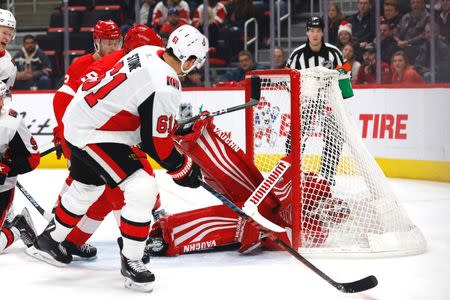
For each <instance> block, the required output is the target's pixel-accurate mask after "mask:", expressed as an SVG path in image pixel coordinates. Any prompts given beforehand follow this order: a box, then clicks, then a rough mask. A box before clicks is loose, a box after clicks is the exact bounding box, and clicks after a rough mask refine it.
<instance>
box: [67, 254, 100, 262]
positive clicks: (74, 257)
mask: <svg viewBox="0 0 450 300" xmlns="http://www.w3.org/2000/svg"><path fill="white" fill-rule="evenodd" d="M72 255H73V254H72ZM96 259H97V255H96V256H92V257H81V256H76V255H73V260H72V261H91V260H96Z"/></svg>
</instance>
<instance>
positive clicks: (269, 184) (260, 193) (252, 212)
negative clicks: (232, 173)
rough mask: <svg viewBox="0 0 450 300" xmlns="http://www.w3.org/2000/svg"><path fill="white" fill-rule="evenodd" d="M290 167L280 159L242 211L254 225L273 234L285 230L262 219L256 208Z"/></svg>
mask: <svg viewBox="0 0 450 300" xmlns="http://www.w3.org/2000/svg"><path fill="white" fill-rule="evenodd" d="M290 167H291V164H290V163H289V162H288V161H286V160H285V159H281V160H280V161H279V162H278V163H277V164H276V166H275V167H274V168H273V169H272V171H270V173H269V175H268V176H267V177H266V178H264V180H263V181H262V182H261V183H260V184H259V186H258V187H257V188H256V190H255V191H254V192H253V193H252V194H251V195H250V197H249V198H248V199H247V201H245V203H244V206H243V207H242V211H243V212H244V213H246V214H247V215H248V216H249V217H250V218H252V219H253V220H255V222H256V223H258V224H261V225H262V226H263V227H265V228H267V229H270V230H271V231H275V232H285V231H286V230H285V229H284V228H282V227H280V226H278V225H277V224H275V223H273V222H271V221H269V220H268V219H266V218H264V217H263V216H262V215H261V214H260V213H259V211H258V206H259V205H260V204H261V202H262V201H263V200H264V198H266V196H267V195H268V194H269V193H270V191H271V190H272V189H273V187H274V186H275V185H276V184H277V183H278V181H280V179H281V177H282V176H283V175H284V173H286V171H287V170H288V169H289V168H290Z"/></svg>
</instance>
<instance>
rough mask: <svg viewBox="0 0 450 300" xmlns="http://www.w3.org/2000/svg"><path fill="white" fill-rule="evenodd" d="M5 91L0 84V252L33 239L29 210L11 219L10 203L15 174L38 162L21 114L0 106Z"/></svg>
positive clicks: (29, 169) (5, 88) (33, 167)
mask: <svg viewBox="0 0 450 300" xmlns="http://www.w3.org/2000/svg"><path fill="white" fill-rule="evenodd" d="M7 92H8V87H7V86H6V84H5V83H3V82H2V81H0V253H1V252H2V251H3V250H5V249H6V248H8V247H9V246H11V245H12V244H13V243H14V242H15V241H17V240H18V239H19V237H20V238H21V239H22V241H23V242H24V243H25V244H26V245H27V246H31V245H33V242H34V240H35V239H36V233H35V230H34V225H33V222H32V220H31V217H30V215H29V213H28V210H27V209H26V208H24V210H23V211H22V214H20V215H17V216H16V217H14V216H13V210H12V203H13V199H14V188H15V186H16V182H17V175H19V174H23V173H27V172H30V171H31V170H33V169H35V168H36V167H37V165H38V164H39V160H40V156H39V152H38V146H37V144H36V141H35V140H34V138H33V136H32V135H31V133H30V131H29V130H28V128H27V127H26V125H25V123H24V121H23V119H22V117H21V116H20V114H18V113H17V112H15V111H14V110H12V109H7V108H4V107H3V105H4V99H5V97H6V95H7Z"/></svg>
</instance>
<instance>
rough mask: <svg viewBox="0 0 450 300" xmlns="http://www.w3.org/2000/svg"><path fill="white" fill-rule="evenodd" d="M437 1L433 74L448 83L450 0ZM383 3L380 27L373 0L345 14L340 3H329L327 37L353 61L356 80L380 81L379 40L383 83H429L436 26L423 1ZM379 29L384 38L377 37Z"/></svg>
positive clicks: (439, 80) (449, 76)
mask: <svg viewBox="0 0 450 300" xmlns="http://www.w3.org/2000/svg"><path fill="white" fill-rule="evenodd" d="M436 2H437V4H438V5H437V8H438V9H437V10H436V14H435V16H434V18H435V26H434V30H435V57H436V59H437V61H436V73H435V75H436V82H438V83H439V82H441V83H442V82H446V83H447V82H450V60H449V55H450V54H449V41H450V24H449V23H448V15H449V11H450V0H442V1H436ZM408 3H409V9H408V8H407V7H408V6H407V4H408ZM381 8H382V11H381V14H382V18H381V20H380V26H379V28H376V25H375V24H376V22H375V12H374V7H373V3H372V1H371V0H359V1H358V12H357V13H355V14H353V15H350V16H346V17H345V16H344V15H343V13H342V11H341V9H340V7H339V5H338V4H336V3H330V4H329V6H328V19H329V23H328V24H329V26H328V35H329V41H330V43H334V44H335V45H337V46H338V47H339V48H340V49H341V51H342V52H343V54H344V58H345V59H346V60H348V61H350V63H351V64H352V73H353V77H352V81H353V82H354V83H357V84H365V83H376V74H375V72H376V70H375V64H376V44H380V49H381V72H382V74H381V78H382V80H381V82H382V83H385V84H386V83H425V82H430V81H431V73H430V72H431V70H430V67H431V62H430V57H431V55H430V51H431V47H430V44H431V43H430V39H431V35H432V34H431V33H432V31H431V18H430V13H429V10H428V9H427V7H426V3H425V1H424V0H385V1H383V4H382V6H381ZM435 8H436V7H435ZM377 30H378V31H379V32H380V41H377V39H376V31H377Z"/></svg>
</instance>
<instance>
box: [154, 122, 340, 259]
mask: <svg viewBox="0 0 450 300" xmlns="http://www.w3.org/2000/svg"><path fill="white" fill-rule="evenodd" d="M172 137H173V139H174V140H175V142H176V143H177V147H178V148H179V149H180V151H181V152H183V153H184V154H186V155H188V156H189V157H191V158H192V159H193V161H194V162H195V163H197V164H198V165H199V166H200V167H201V169H202V174H203V175H204V181H205V182H206V183H207V184H208V185H210V186H212V187H213V188H214V189H215V190H216V191H218V192H219V193H221V194H222V195H224V196H225V197H226V198H227V199H229V200H231V201H233V202H234V203H235V204H236V205H238V206H239V207H242V206H243V204H244V202H246V200H247V199H249V197H250V196H251V195H252V193H253V192H254V191H255V190H256V189H257V188H258V186H259V185H260V183H261V182H263V179H264V178H263V176H262V174H261V173H260V172H259V170H258V169H257V168H256V166H255V165H254V164H253V163H251V162H250V161H252V160H251V159H249V158H248V157H247V156H246V155H245V153H244V152H243V151H242V150H241V149H240V148H239V147H238V146H237V145H236V144H235V143H234V142H233V141H232V140H231V139H230V138H229V137H228V136H227V135H226V134H225V133H224V132H222V131H221V130H220V129H218V128H217V127H216V126H215V125H214V124H213V119H212V118H209V119H204V120H200V121H197V122H196V123H195V124H193V125H192V126H191V127H190V128H189V129H188V130H177V131H176V132H175V133H174V134H173V136H172ZM289 159H290V158H289V157H285V158H283V159H282V160H283V161H286V162H287V164H288V165H290V163H289ZM290 172H291V170H290V169H288V170H287V171H286V172H285V173H284V174H283V176H282V177H281V179H280V180H279V181H278V182H277V183H276V184H275V186H274V188H273V190H272V191H270V192H269V193H268V195H267V196H266V197H265V198H264V200H263V201H262V203H261V204H260V205H259V206H258V210H259V213H260V214H261V215H262V216H263V217H264V218H265V219H267V220H269V221H270V222H272V223H274V224H276V225H278V226H280V227H281V228H283V229H286V232H282V233H275V234H276V235H277V237H278V238H280V239H282V240H284V241H285V242H287V243H289V244H290V243H291V242H290V240H291V237H290V232H291V230H290V229H291V227H292V219H291V207H292V205H291V178H290V177H291V174H290ZM302 182H303V185H302V187H303V192H304V193H309V194H310V196H309V197H308V199H307V201H305V203H303V205H304V207H305V208H306V209H305V210H304V213H305V222H304V224H305V227H306V228H304V232H305V235H306V236H305V237H304V241H305V242H311V243H316V244H317V243H319V244H320V243H324V242H325V241H326V239H327V237H328V232H327V231H326V228H325V227H326V226H323V225H324V224H325V222H335V223H339V222H341V221H342V220H343V219H345V218H346V217H347V216H348V211H347V210H346V209H345V207H342V206H340V204H341V201H340V200H339V199H335V200H334V201H333V202H329V201H328V202H327V203H333V204H331V205H332V206H335V207H322V206H323V205H321V203H322V201H321V200H322V199H324V198H327V199H328V198H332V194H331V190H330V187H329V185H326V184H324V183H323V182H321V181H320V179H318V177H317V176H316V175H315V174H313V173H307V174H305V175H304V178H303V180H302ZM329 205H330V204H329ZM341 208H342V209H341ZM259 229H260V226H255V223H253V222H249V221H247V220H245V219H243V218H241V217H239V216H238V215H237V214H236V213H235V212H233V211H232V210H231V209H230V208H228V207H227V206H225V205H216V206H211V207H206V208H200V209H196V210H192V211H186V212H182V213H177V214H172V215H167V216H164V217H162V218H160V219H159V220H158V221H157V222H156V223H155V225H154V226H153V228H152V231H151V233H150V238H149V240H148V243H149V244H148V248H149V252H151V253H152V255H155V256H157V255H168V256H175V255H178V254H184V253H190V252H196V251H200V250H208V249H219V250H220V249H223V248H224V247H225V246H231V245H234V246H236V248H238V249H239V252H241V253H251V252H253V250H256V249H258V248H262V249H267V250H281V248H280V247H279V246H278V245H277V244H275V243H273V242H272V241H271V239H268V238H266V236H264V234H262V233H261V232H260V230H259ZM227 248H228V247H227Z"/></svg>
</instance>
